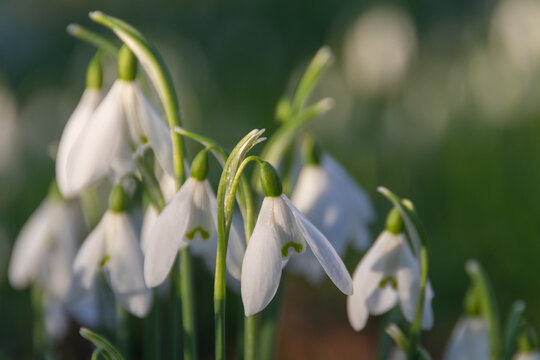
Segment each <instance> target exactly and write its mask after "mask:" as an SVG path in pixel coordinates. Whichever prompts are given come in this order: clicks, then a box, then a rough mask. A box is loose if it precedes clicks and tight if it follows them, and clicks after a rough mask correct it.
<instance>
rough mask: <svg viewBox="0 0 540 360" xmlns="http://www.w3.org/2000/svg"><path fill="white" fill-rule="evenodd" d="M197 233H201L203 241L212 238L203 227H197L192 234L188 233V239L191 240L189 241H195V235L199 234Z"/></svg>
mask: <svg viewBox="0 0 540 360" xmlns="http://www.w3.org/2000/svg"><path fill="white" fill-rule="evenodd" d="M197 232H200V233H201V237H202V238H203V240H208V238H210V233H209V232H208V231H206V230H204V229H203V228H202V227H200V226H198V227H196V228H195V229H193V231H191V232H188V233H187V234H186V237H187V238H188V239H189V240H193V239H194V238H195V234H197Z"/></svg>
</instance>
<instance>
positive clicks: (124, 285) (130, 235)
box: [105, 213, 152, 317]
mask: <svg viewBox="0 0 540 360" xmlns="http://www.w3.org/2000/svg"><path fill="white" fill-rule="evenodd" d="M106 225H107V227H106V229H105V236H106V248H107V253H109V254H110V260H109V261H107V262H106V264H105V269H106V271H107V277H108V280H109V282H110V284H111V288H112V289H113V292H114V294H115V296H116V298H117V300H118V301H119V302H120V304H122V306H123V307H125V308H126V310H128V311H129V312H130V313H132V314H133V315H135V316H138V317H144V316H145V315H146V314H147V313H148V311H149V310H150V306H151V304H152V292H151V290H150V289H148V288H147V287H146V285H145V283H144V278H143V254H142V251H141V248H140V245H139V241H138V239H137V235H136V233H135V229H134V228H133V225H132V223H131V221H130V220H129V218H128V217H127V215H126V214H124V213H112V214H111V216H110V217H109V219H108V223H107V224H106Z"/></svg>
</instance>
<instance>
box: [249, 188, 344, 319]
mask: <svg viewBox="0 0 540 360" xmlns="http://www.w3.org/2000/svg"><path fill="white" fill-rule="evenodd" d="M306 245H308V246H309V248H310V249H311V251H312V252H313V254H314V255H315V257H316V258H317V259H318V260H319V262H320V265H321V266H322V267H323V268H324V270H325V271H326V273H327V274H328V276H329V277H330V279H332V281H333V282H334V284H336V286H337V287H338V288H339V289H340V290H341V291H342V292H343V293H345V294H352V290H353V287H352V281H351V277H350V275H349V273H348V272H347V269H346V268H345V265H344V264H343V262H342V261H341V259H340V257H339V255H338V254H337V253H336V251H335V250H334V248H333V247H332V245H331V244H330V242H329V241H328V240H327V239H326V238H325V237H324V235H323V234H322V233H321V232H320V231H319V230H317V228H316V227H315V226H313V224H312V223H311V222H310V221H309V220H308V219H307V218H306V217H305V216H304V215H303V214H302V213H301V212H300V211H299V210H298V209H296V207H295V206H294V205H293V204H292V203H291V201H290V200H289V199H288V198H287V197H286V196H285V195H283V194H282V195H280V196H272V197H271V196H267V197H265V198H264V201H263V203H262V206H261V211H260V213H259V217H258V219H257V223H256V225H255V229H254V230H253V234H252V235H251V240H250V241H249V243H248V246H247V249H246V253H245V255H244V262H243V265H242V278H241V288H242V300H243V303H244V311H245V314H246V316H250V315H253V314H256V313H258V312H259V311H261V310H263V309H264V308H265V307H266V305H268V303H269V302H270V301H271V300H272V298H273V297H274V295H275V293H276V291H277V288H278V285H279V281H280V278H281V271H282V268H283V266H285V265H286V263H287V262H288V260H289V258H290V257H291V255H292V254H293V253H294V252H296V253H299V254H302V253H304V251H305V249H306Z"/></svg>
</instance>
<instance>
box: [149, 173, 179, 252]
mask: <svg viewBox="0 0 540 360" xmlns="http://www.w3.org/2000/svg"><path fill="white" fill-rule="evenodd" d="M186 172H187V171H186ZM159 185H160V188H161V192H162V193H163V198H164V200H165V203H167V204H168V203H169V202H170V201H171V200H172V199H173V197H174V195H175V194H176V182H175V180H174V178H173V177H172V176H170V175H169V174H168V173H163V175H162V176H161V177H160V179H159ZM158 216H159V212H158V210H156V208H155V207H154V206H153V205H152V204H150V205H149V206H148V207H147V208H146V211H145V212H144V218H143V223H142V228H141V248H142V251H143V254H145V255H146V251H147V250H148V244H149V243H150V242H151V240H150V239H151V230H152V227H153V226H154V224H155V223H156V220H157V218H158Z"/></svg>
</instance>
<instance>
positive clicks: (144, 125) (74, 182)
mask: <svg viewBox="0 0 540 360" xmlns="http://www.w3.org/2000/svg"><path fill="white" fill-rule="evenodd" d="M75 143H76V144H75V145H74V146H73V148H72V150H71V152H70V153H69V154H68V160H67V167H66V169H65V171H66V182H67V187H68V189H70V192H72V193H77V192H79V191H81V190H82V189H84V188H86V187H88V186H90V185H92V184H93V183H95V182H97V181H99V180H100V179H102V178H103V177H104V176H106V175H107V174H109V173H110V172H111V171H114V172H115V174H116V175H117V176H119V175H123V174H125V173H126V172H129V171H131V170H132V168H133V161H132V156H133V155H132V154H133V152H134V151H136V149H137V148H139V147H140V146H146V145H149V146H150V147H151V148H152V149H153V151H154V153H155V155H156V158H157V160H158V162H159V164H160V165H161V167H162V168H163V169H164V170H165V171H167V172H168V173H169V174H171V175H173V174H174V171H173V163H172V144H171V137H170V132H169V127H168V126H167V124H166V123H165V122H164V121H163V120H162V119H161V118H160V116H159V115H158V113H157V112H156V110H155V109H154V107H153V106H152V105H151V104H150V102H149V101H148V99H146V97H145V96H144V94H143V93H142V91H141V89H140V88H139V86H138V84H137V83H136V82H133V81H124V80H116V82H115V83H114V84H113V86H112V88H111V89H110V91H109V93H108V94H107V96H106V97H105V98H104V99H103V101H102V102H101V104H100V105H99V106H98V107H97V109H96V110H95V112H94V113H93V115H92V117H91V118H90V119H89V120H88V123H87V124H86V126H85V127H84V128H83V129H82V130H81V132H80V134H79V136H78V137H77V138H76V140H75Z"/></svg>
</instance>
